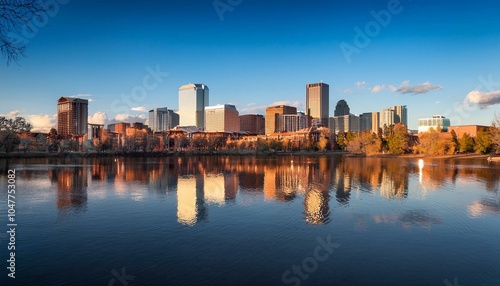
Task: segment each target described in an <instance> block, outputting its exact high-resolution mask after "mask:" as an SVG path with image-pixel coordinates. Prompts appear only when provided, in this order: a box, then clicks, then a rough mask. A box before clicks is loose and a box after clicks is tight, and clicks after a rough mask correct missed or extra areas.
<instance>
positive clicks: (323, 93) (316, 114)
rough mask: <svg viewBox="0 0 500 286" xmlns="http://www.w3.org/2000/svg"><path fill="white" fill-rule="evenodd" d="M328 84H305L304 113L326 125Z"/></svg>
mask: <svg viewBox="0 0 500 286" xmlns="http://www.w3.org/2000/svg"><path fill="white" fill-rule="evenodd" d="M329 108H330V86H329V85H328V84H326V83H323V82H318V83H310V84H307V85H306V114H307V115H309V116H311V117H312V118H313V120H314V119H317V120H320V121H321V123H322V125H323V126H328V117H329Z"/></svg>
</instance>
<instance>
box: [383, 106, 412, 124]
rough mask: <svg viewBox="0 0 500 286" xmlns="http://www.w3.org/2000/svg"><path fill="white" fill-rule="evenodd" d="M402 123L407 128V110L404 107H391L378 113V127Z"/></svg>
mask: <svg viewBox="0 0 500 286" xmlns="http://www.w3.org/2000/svg"><path fill="white" fill-rule="evenodd" d="M396 123H402V124H404V125H406V126H408V110H407V109H406V105H397V106H391V107H389V108H385V109H382V110H381V111H380V127H381V128H383V127H384V125H387V126H390V125H392V124H396Z"/></svg>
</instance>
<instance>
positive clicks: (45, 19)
mask: <svg viewBox="0 0 500 286" xmlns="http://www.w3.org/2000/svg"><path fill="white" fill-rule="evenodd" d="M69 1H70V0H46V1H38V2H39V4H40V5H41V6H42V7H44V8H45V11H39V12H36V13H35V14H33V17H32V18H31V20H30V21H28V22H26V23H25V25H24V26H23V27H22V28H21V31H20V33H21V34H20V35H19V34H17V33H15V32H9V33H8V37H9V38H10V39H12V40H13V42H16V43H21V44H24V45H25V44H27V43H28V42H29V40H30V39H32V38H34V37H35V36H36V35H37V34H38V32H39V29H40V28H43V27H45V26H47V24H48V23H49V20H50V18H54V17H55V16H56V15H57V14H58V13H59V10H60V6H61V5H66V4H68V3H69Z"/></svg>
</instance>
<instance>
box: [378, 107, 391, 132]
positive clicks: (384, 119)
mask: <svg viewBox="0 0 500 286" xmlns="http://www.w3.org/2000/svg"><path fill="white" fill-rule="evenodd" d="M394 123H395V122H394V109H392V108H391V107H389V108H385V109H382V110H381V111H380V127H381V128H382V129H383V128H384V126H391V125H392V124H394Z"/></svg>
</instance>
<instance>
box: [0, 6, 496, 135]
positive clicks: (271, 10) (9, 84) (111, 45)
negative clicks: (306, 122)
mask: <svg viewBox="0 0 500 286" xmlns="http://www.w3.org/2000/svg"><path fill="white" fill-rule="evenodd" d="M54 1H59V2H58V6H59V9H58V11H56V12H54V13H52V15H50V16H49V17H48V21H47V23H46V24H41V25H39V26H40V27H37V32H36V33H34V34H33V35H28V34H27V36H26V35H25V36H22V37H23V38H25V39H26V40H27V41H28V42H29V45H30V46H29V48H28V50H27V51H26V58H23V59H21V61H20V62H19V65H17V64H15V63H14V64H10V65H7V64H6V62H5V59H2V60H3V61H2V62H1V64H0V95H1V96H0V114H2V115H4V116H5V115H10V116H12V115H18V116H24V117H26V118H28V119H29V120H31V121H32V123H33V124H34V125H35V127H36V129H37V130H47V129H48V128H50V127H51V126H55V123H56V122H57V121H56V120H57V118H56V116H55V114H56V110H57V108H56V102H57V99H58V98H59V97H61V96H81V97H83V98H88V99H91V102H90V104H89V117H91V121H92V122H96V123H101V122H106V123H107V122H110V121H112V120H118V121H121V120H129V121H145V119H146V118H147V113H146V112H145V111H147V110H149V109H151V108H154V107H163V106H167V107H169V108H171V109H174V110H176V109H177V108H178V88H179V87H180V86H181V85H183V84H187V83H204V84H206V85H208V87H209V88H210V104H211V105H215V104H218V103H233V104H235V105H236V107H237V108H238V110H239V111H240V114H245V113H261V114H262V113H263V112H264V110H265V107H266V106H269V105H272V104H274V103H285V104H290V105H296V106H297V107H298V109H299V110H301V109H302V110H303V109H304V106H305V85H306V84H307V83H312V82H318V81H323V82H326V83H328V84H330V109H329V110H330V115H333V109H334V108H335V104H336V102H337V101H338V100H340V99H345V100H346V101H347V103H348V104H349V106H350V108H351V112H352V113H354V114H359V113H363V112H370V111H380V109H382V108H386V107H389V106H392V105H407V107H408V123H409V127H410V128H411V129H416V128H417V119H418V118H420V117H429V116H432V115H434V114H442V115H445V116H446V117H449V118H450V119H451V121H452V124H483V125H489V124H490V123H491V121H492V119H493V117H494V114H495V112H496V113H497V114H500V105H499V103H500V65H499V63H500V52H499V51H500V20H499V18H498V11H499V10H500V2H499V1H476V2H474V1H467V2H466V1H439V3H434V2H432V1H419V0H413V1H410V0H401V1H396V0H391V1H375V0H371V1H355V0H353V1H315V0H309V1H293V0H286V1H285V0H281V1H280V0H274V1H273V0H268V1H251V0H216V1H213V0H208V1H206V0H198V1H194V0H191V1H190V0H182V1H120V2H116V1H96V0H92V1H83V0H69V1H68V0H54ZM435 2H437V1H435ZM61 3H62V4H61ZM116 3H119V5H118V4H116ZM374 15H381V16H380V17H379V16H374ZM377 18H378V20H377ZM359 31H361V32H359ZM361 34H363V35H365V36H364V37H363V36H360V35H361ZM346 47H348V48H346ZM349 51H350V52H351V53H350V54H349ZM152 71H153V72H152ZM155 71H156V72H155ZM151 73H153V75H155V76H151ZM166 74H168V75H166ZM141 92H145V93H141ZM127 98H128V99H127Z"/></svg>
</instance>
